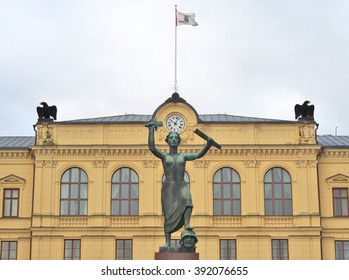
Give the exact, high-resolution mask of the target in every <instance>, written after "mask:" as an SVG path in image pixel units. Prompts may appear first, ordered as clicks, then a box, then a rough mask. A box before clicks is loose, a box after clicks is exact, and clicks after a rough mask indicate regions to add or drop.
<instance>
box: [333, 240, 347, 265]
mask: <svg viewBox="0 0 349 280" xmlns="http://www.w3.org/2000/svg"><path fill="white" fill-rule="evenodd" d="M334 244H335V259H336V260H349V240H336V241H335V243H334ZM337 245H340V246H341V251H338V250H337V248H338V247H337ZM345 247H347V249H346V248H345ZM339 253H341V254H340V256H339Z"/></svg>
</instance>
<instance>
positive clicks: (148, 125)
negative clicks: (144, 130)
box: [145, 120, 156, 128]
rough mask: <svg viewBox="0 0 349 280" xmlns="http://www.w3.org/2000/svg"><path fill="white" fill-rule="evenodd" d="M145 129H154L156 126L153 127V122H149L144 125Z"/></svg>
mask: <svg viewBox="0 0 349 280" xmlns="http://www.w3.org/2000/svg"><path fill="white" fill-rule="evenodd" d="M145 127H149V128H154V127H156V126H155V122H154V120H151V121H150V122H147V123H146V124H145Z"/></svg>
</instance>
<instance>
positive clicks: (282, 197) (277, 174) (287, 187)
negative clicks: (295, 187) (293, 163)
mask: <svg viewBox="0 0 349 280" xmlns="http://www.w3.org/2000/svg"><path fill="white" fill-rule="evenodd" d="M264 204H265V215H278V216H288V215H292V189H291V176H290V174H289V173H288V172H287V171H286V170H285V169H283V168H280V167H275V168H272V169H270V170H269V171H268V172H267V173H266V174H265V177H264Z"/></svg>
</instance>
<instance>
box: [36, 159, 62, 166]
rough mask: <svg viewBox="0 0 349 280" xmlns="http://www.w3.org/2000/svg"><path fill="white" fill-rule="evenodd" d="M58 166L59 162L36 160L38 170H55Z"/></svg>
mask: <svg viewBox="0 0 349 280" xmlns="http://www.w3.org/2000/svg"><path fill="white" fill-rule="evenodd" d="M56 166H57V161H55V160H36V161H35V167H36V168H43V167H46V168H55V167H56Z"/></svg>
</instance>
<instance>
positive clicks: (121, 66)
mask: <svg viewBox="0 0 349 280" xmlns="http://www.w3.org/2000/svg"><path fill="white" fill-rule="evenodd" d="M175 4H177V5H178V10H179V11H181V12H188V13H189V12H193V13H196V21H197V22H198V23H199V26H197V27H193V26H178V28H177V35H178V87H179V94H180V95H181V97H183V98H184V99H186V101H187V102H189V103H190V104H191V105H192V106H193V107H194V108H195V109H196V110H197V112H198V113H199V114H210V113H226V114H231V115H238V116H250V117H260V118H272V119H282V120H294V106H295V104H301V103H303V102H304V101H305V100H310V101H311V102H312V104H314V105H315V120H316V122H318V123H319V124H320V125H319V130H318V133H319V134H320V135H324V134H335V131H336V127H337V133H338V135H349V124H348V121H349V110H348V105H349V103H348V100H349V16H348V14H349V1H347V0H343V1H341V0H326V1H325V0H313V1H311V0H288V1H286V0H215V1H212V0H177V1H172V0H147V1H145V0H60V1H57V0H22V1H20V0H1V1H0V97H1V110H0V136H18V135H22V136H30V135H34V131H33V126H32V125H33V124H35V123H36V121H37V114H36V106H37V105H38V103H39V102H41V101H46V102H47V103H48V104H49V105H56V106H57V108H58V120H59V121H63V120H73V119H83V118H90V117H103V116H113V115H122V114H125V113H127V114H152V113H153V112H154V110H155V109H156V108H157V107H158V106H159V105H160V104H161V103H163V102H164V101H165V100H166V99H167V98H168V97H170V96H171V95H172V93H173V92H174V89H173V87H174V34H175V32H174V31H175V25H174V23H175V19H174V6H175Z"/></svg>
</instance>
